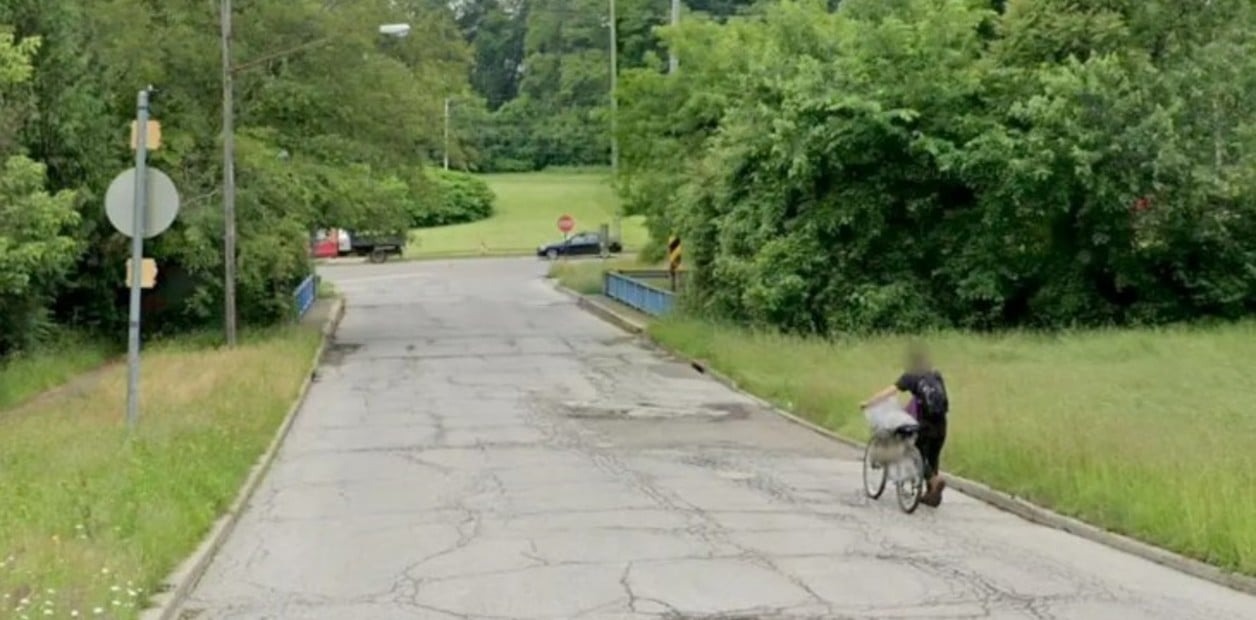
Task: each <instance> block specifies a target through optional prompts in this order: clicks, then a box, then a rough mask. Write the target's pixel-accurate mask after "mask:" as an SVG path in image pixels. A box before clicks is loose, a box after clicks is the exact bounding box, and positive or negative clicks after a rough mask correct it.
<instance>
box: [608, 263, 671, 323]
mask: <svg viewBox="0 0 1256 620" xmlns="http://www.w3.org/2000/svg"><path fill="white" fill-rule="evenodd" d="M652 273H653V272H652ZM663 273H664V274H665V273H666V272H663ZM632 275H633V272H624V271H608V272H606V275H605V276H603V278H602V293H603V294H604V295H606V296H607V297H610V298H611V299H614V300H615V301H618V302H619V303H621V304H624V305H626V306H628V307H629V308H632V309H634V310H637V311H638V312H642V313H645V314H648V315H650V316H662V315H664V314H667V313H668V312H670V311H671V309H672V306H673V305H675V302H676V295H675V294H673V293H672V292H671V291H665V290H663V289H661V288H657V287H654V286H650V285H649V284H646V283H645V282H642V281H640V280H637V279H634V278H633V277H632Z"/></svg>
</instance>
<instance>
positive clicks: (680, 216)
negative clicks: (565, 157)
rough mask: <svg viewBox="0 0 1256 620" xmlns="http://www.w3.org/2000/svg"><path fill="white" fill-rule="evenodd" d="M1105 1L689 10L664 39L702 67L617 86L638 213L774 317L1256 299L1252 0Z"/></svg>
mask: <svg viewBox="0 0 1256 620" xmlns="http://www.w3.org/2000/svg"><path fill="white" fill-rule="evenodd" d="M1001 4H1002V3H1000V5H1001ZM1098 4H1102V5H1103V6H1105V7H1108V8H1090V9H1079V8H1078V7H1077V4H1076V3H1073V2H1070V1H1066V0H1048V1H1041V0H1040V1H1030V0H1010V1H1009V2H1007V3H1006V8H1005V9H1004V12H1002V13H999V12H996V11H993V10H988V9H986V8H982V7H980V6H979V5H978V3H974V2H970V1H966V0H902V1H900V2H895V3H885V2H880V1H873V0H849V1H847V2H843V3H841V5H840V8H839V9H837V10H830V9H829V8H828V7H827V6H826V4H825V3H823V2H820V1H818V0H817V1H810V0H805V1H786V2H783V3H780V4H774V5H764V8H763V9H762V12H761V13H760V14H758V15H755V16H749V17H745V18H737V19H733V20H731V21H730V22H729V23H728V24H726V25H718V24H714V23H710V22H706V23H703V22H698V21H691V22H689V23H687V24H685V25H683V26H682V27H681V29H680V30H679V31H677V32H673V33H671V35H672V38H673V40H674V41H675V43H676V45H677V47H678V52H679V56H680V57H681V58H683V59H684V62H683V63H682V66H683V71H684V73H685V77H684V79H674V77H669V76H666V75H660V74H658V73H656V72H653V71H636V72H632V73H630V74H629V75H628V76H626V77H625V79H624V88H623V89H622V91H621V93H622V95H621V96H622V101H621V106H622V107H621V109H622V110H623V113H622V116H621V123H620V126H621V136H620V140H621V144H622V145H623V160H622V161H623V171H624V178H623V179H622V182H621V192H622V194H623V196H624V198H625V202H626V206H627V208H628V209H629V210H631V211H632V212H635V213H641V214H645V215H647V216H648V217H649V218H650V221H651V228H652V232H653V233H654V234H655V235H656V236H665V235H666V234H667V233H669V232H671V231H679V232H680V233H681V234H682V237H683V238H684V240H685V248H686V258H687V261H688V263H689V265H691V266H692V268H693V269H694V270H695V271H696V274H695V277H694V279H693V282H692V286H691V288H690V289H689V290H690V292H691V294H693V295H694V299H692V300H690V301H691V303H693V304H695V305H696V306H697V307H699V308H701V309H703V310H705V311H707V312H710V313H713V314H715V315H718V316H720V317H722V318H732V319H735V320H739V321H742V322H746V323H753V324H757V325H765V326H775V327H780V328H784V329H788V330H793V331H804V332H819V333H828V332H835V331H867V330H887V329H903V330H914V329H920V328H924V327H929V326H938V325H958V326H965V327H977V328H986V327H1000V326H1012V325H1031V326H1047V327H1056V326H1065V325H1076V324H1109V323H1158V322H1165V321H1175V320H1185V319H1192V318H1197V317H1205V316H1217V317H1237V316H1241V315H1244V314H1248V313H1251V312H1253V311H1256V267H1254V266H1253V265H1256V174H1254V173H1253V172H1252V170H1256V148H1254V147H1256V109H1253V108H1251V107H1250V106H1246V105H1244V104H1242V103H1241V102H1243V101H1248V100H1250V99H1251V98H1252V97H1253V96H1256V16H1254V15H1253V11H1252V8H1251V6H1250V3H1247V2H1240V1H1238V0H1232V1H1226V2H1219V3H1214V4H1212V5H1210V6H1208V7H1204V6H1202V5H1200V6H1196V5H1186V4H1183V3H1178V2H1171V1H1169V0H1164V1H1160V0H1144V1H1140V2H1121V1H1113V2H1104V3H1098ZM1167 14H1172V15H1174V18H1173V19H1164V18H1163V16H1164V15H1167Z"/></svg>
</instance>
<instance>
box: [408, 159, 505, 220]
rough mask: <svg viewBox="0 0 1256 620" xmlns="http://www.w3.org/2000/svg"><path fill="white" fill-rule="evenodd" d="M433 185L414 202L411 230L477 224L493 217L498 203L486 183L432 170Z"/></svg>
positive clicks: (472, 177) (449, 172) (472, 178)
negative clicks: (476, 222)
mask: <svg viewBox="0 0 1256 620" xmlns="http://www.w3.org/2000/svg"><path fill="white" fill-rule="evenodd" d="M428 174H429V175H431V185H430V187H429V190H428V191H427V192H426V193H424V194H423V195H422V199H420V200H415V201H413V202H412V204H413V206H412V208H411V210H410V226H411V227H413V228H426V227H430V226H448V225H451V224H465V223H468V222H475V221H478V220H482V219H485V218H488V217H491V216H492V215H493V202H494V201H495V200H496V199H497V197H496V195H494V194H493V190H491V189H489V186H488V183H486V182H485V181H484V179H482V178H480V177H476V176H472V175H470V174H467V173H465V172H457V171H450V170H431V171H428Z"/></svg>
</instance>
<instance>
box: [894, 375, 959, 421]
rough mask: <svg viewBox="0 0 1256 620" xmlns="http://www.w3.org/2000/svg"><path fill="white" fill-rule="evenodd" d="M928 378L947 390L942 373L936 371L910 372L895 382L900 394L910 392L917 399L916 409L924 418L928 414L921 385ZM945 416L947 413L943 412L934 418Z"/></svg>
mask: <svg viewBox="0 0 1256 620" xmlns="http://www.w3.org/2000/svg"><path fill="white" fill-rule="evenodd" d="M926 377H929V378H932V379H934V380H936V381H937V382H938V384H939V385H941V386H942V390H943V391H945V390H946V382H945V381H943V380H942V373H940V372H938V371H936V370H929V371H925V372H911V371H908V372H905V373H903V376H901V377H899V378H898V381H895V382H894V387H896V388H898V390H899V391H900V392H910V393H911V396H912V398H914V399H916V407H917V408H918V409H917V410H918V411H919V413H920V416H921V417H922V418H923V417H925V416H926V414H927V413H928V412H926V411H925V396H924V393H923V391H922V390H921V389H920V384H921V382H922V381H924V380H925V378H926ZM945 415H946V413H945V412H943V413H942V415H941V416H933V417H945Z"/></svg>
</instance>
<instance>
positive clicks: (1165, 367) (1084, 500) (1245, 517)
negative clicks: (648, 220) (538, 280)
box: [651, 318, 1256, 574]
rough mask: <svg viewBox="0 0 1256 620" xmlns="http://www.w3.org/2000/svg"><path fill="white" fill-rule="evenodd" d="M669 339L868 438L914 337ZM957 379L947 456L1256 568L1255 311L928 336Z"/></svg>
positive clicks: (1065, 508)
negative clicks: (1218, 317)
mask: <svg viewBox="0 0 1256 620" xmlns="http://www.w3.org/2000/svg"><path fill="white" fill-rule="evenodd" d="M651 332H652V333H653V334H654V335H655V336H656V337H657V338H658V339H659V340H660V341H662V342H664V343H666V344H668V345H670V346H672V347H675V348H676V349H678V350H680V351H683V352H685V353H686V354H688V355H691V356H694V357H697V358H702V359H705V360H707V361H708V363H710V364H711V365H712V366H713V367H714V368H717V369H719V370H721V371H722V372H725V373H727V374H728V375H730V376H731V377H733V378H734V379H735V380H737V381H738V382H739V383H741V385H743V386H744V387H746V388H747V389H749V390H750V391H752V392H754V393H757V394H760V395H762V396H764V397H767V398H770V399H772V400H774V401H776V402H778V403H781V404H783V405H785V406H787V407H790V408H792V409H793V410H795V411H796V412H798V413H800V414H802V415H804V416H806V417H808V418H809V419H811V420H813V421H815V422H818V423H820V424H822V425H824V426H826V427H828V428H831V429H833V430H836V431H838V432H839V433H841V434H844V435H847V436H850V437H855V438H863V437H866V430H865V428H864V423H863V420H862V417H861V416H860V414H859V412H858V410H857V403H858V402H859V401H860V400H862V399H863V398H865V397H867V396H868V395H870V394H872V393H873V392H875V391H876V390H878V389H880V388H883V387H885V386H886V385H889V384H890V383H891V382H892V381H893V380H894V379H895V377H896V376H897V372H898V370H899V369H900V368H901V365H900V359H901V355H902V352H903V350H904V348H905V345H906V341H905V340H904V339H902V338H893V337H884V338H868V339H852V340H841V341H822V340H817V339H803V338H795V337H789V336H782V335H775V334H765V333H755V332H750V331H746V330H744V329H739V328H733V327H725V326H719V325H713V324H710V323H704V322H701V321H697V320H692V319H686V318H676V319H672V320H667V321H663V322H659V323H656V324H654V325H652V326H651ZM929 345H930V347H931V349H932V350H933V352H934V355H935V357H936V362H937V364H938V366H939V367H940V369H941V370H942V371H943V373H944V374H945V376H946V378H947V385H948V388H949V390H950V392H951V403H952V409H953V411H952V413H951V416H950V418H951V424H950V430H949V434H950V437H949V439H948V442H947V447H946V450H945V452H944V454H943V458H942V466H943V469H944V470H949V471H952V472H955V473H958V474H961V475H964V476H969V477H972V478H975V479H978V480H981V481H984V482H986V483H988V484H990V485H992V486H994V487H996V488H999V489H1002V490H1005V491H1008V492H1011V493H1014V494H1016V495H1019V496H1022V497H1025V498H1027V499H1029V500H1031V501H1034V502H1038V503H1041V504H1045V505H1047V506H1051V507H1053V508H1054V509H1056V510H1059V511H1061V512H1064V513H1067V514H1070V515H1074V516H1077V517H1079V518H1082V519H1084V520H1086V521H1088V522H1091V523H1094V524H1097V525H1100V526H1103V527H1106V528H1108V529H1110V530H1113V531H1117V532H1121V533H1125V534H1128V535H1131V536H1134V537H1137V538H1140V539H1143V540H1146V541H1149V542H1152V543H1155V544H1158V545H1161V546H1164V547H1166V548H1169V549H1173V550H1176V551H1178V552H1181V553H1184V554H1186V555H1190V556H1193V557H1196V558H1198V559H1201V560H1204V561H1207V562H1210V563H1213V564H1216V565H1219V566H1222V567H1225V568H1229V569H1234V570H1238V571H1241V572H1244V573H1247V574H1256V450H1254V449H1253V441H1254V440H1256V414H1254V413H1253V410H1252V408H1253V406H1254V403H1253V398H1252V395H1251V391H1250V387H1251V386H1252V385H1253V382H1252V381H1251V370H1250V368H1251V364H1250V363H1249V360H1251V359H1253V358H1256V324H1253V323H1247V324H1242V325H1234V326H1227V327H1216V328H1207V329H1205V328H1172V329H1158V330H1111V331H1096V332H1077V333H1067V334H1061V335H1056V336H1047V335H1036V334H1005V335H998V336H975V335H968V334H960V333H943V334H938V335H936V336H934V337H932V338H930V339H929Z"/></svg>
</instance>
